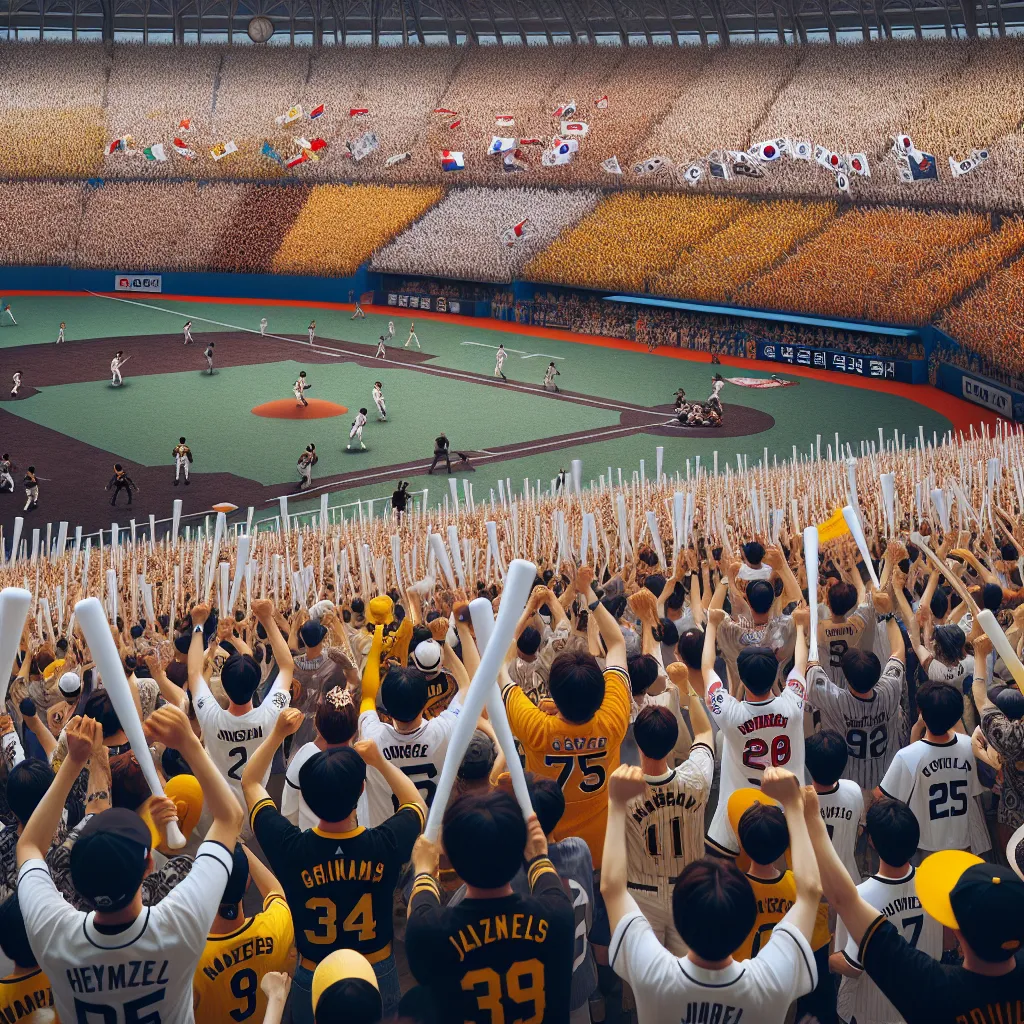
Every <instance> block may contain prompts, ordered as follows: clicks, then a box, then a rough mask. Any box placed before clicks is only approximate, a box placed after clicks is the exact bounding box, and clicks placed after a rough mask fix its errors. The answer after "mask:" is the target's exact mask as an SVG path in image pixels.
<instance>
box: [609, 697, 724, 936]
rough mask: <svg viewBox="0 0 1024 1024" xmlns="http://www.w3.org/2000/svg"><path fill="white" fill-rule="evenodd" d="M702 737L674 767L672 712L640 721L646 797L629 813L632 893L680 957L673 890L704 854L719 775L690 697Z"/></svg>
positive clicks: (656, 708) (706, 728) (663, 710)
mask: <svg viewBox="0 0 1024 1024" xmlns="http://www.w3.org/2000/svg"><path fill="white" fill-rule="evenodd" d="M690 720H691V721H692V722H693V727H694V730H695V733H696V736H695V739H694V742H693V746H691V747H690V753H689V756H688V757H687V759H686V760H685V761H684V762H683V763H682V764H681V765H679V766H678V767H676V768H669V767H668V761H667V758H668V756H669V754H670V753H671V752H672V749H673V747H675V745H676V743H677V741H678V739H679V723H678V722H677V721H676V717H675V715H674V714H673V713H672V711H671V710H670V709H669V708H667V707H663V706H661V705H657V704H649V705H648V706H647V707H645V708H643V709H642V710H641V711H640V713H639V714H638V715H637V716H636V720H635V721H634V722H633V738H634V739H635V740H636V745H637V747H639V749H640V767H641V768H642V769H643V773H644V781H645V782H646V783H647V788H646V791H645V792H644V793H643V794H642V795H641V796H638V797H634V798H633V799H632V800H630V801H629V804H628V806H627V808H626V863H627V865H628V881H627V882H626V888H627V889H628V890H629V894H630V896H632V897H633V899H634V900H635V901H636V904H637V906H638V907H639V908H640V910H641V911H642V912H643V915H644V917H646V918H647V921H648V923H649V924H650V926H651V927H652V928H653V929H654V934H655V936H657V939H658V941H659V942H660V943H661V944H662V945H663V946H664V947H665V948H666V949H667V950H668V951H669V952H670V953H673V954H675V955H676V956H683V955H685V953H686V946H685V944H684V943H683V940H682V939H681V938H680V937H679V932H677V931H676V926H675V923H674V922H673V920H672V887H673V886H674V885H675V882H676V879H677V878H678V877H679V875H680V874H682V872H683V869H684V868H685V867H686V865H687V864H692V863H693V862H694V861H695V860H700V858H701V857H703V856H704V808H705V806H706V805H707V802H708V795H709V794H710V792H711V781H712V778H713V777H714V774H715V752H714V747H713V746H712V744H713V743H714V738H713V736H712V733H711V723H710V722H709V721H708V716H707V713H706V712H705V711H704V708H703V706H702V705H701V702H700V698H699V697H697V696H696V695H692V696H691V698H690Z"/></svg>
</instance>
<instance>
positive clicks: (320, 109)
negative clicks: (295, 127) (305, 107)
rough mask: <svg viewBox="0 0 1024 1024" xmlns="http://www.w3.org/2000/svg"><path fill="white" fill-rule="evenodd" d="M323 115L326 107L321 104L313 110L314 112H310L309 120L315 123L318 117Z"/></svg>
mask: <svg viewBox="0 0 1024 1024" xmlns="http://www.w3.org/2000/svg"><path fill="white" fill-rule="evenodd" d="M323 113H324V105H323V104H322V103H321V104H320V106H318V107H314V108H313V109H312V110H311V111H310V112H309V119H310V121H315V120H316V119H317V118H318V117H320V116H321V115H322V114H323Z"/></svg>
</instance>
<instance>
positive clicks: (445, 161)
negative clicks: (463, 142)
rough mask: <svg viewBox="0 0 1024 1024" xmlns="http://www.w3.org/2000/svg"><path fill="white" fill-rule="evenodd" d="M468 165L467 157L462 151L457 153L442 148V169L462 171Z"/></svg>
mask: <svg viewBox="0 0 1024 1024" xmlns="http://www.w3.org/2000/svg"><path fill="white" fill-rule="evenodd" d="M465 166H466V158H465V156H464V155H463V154H462V153H456V152H454V151H453V150H450V149H442V150H441V170H442V171H461V170H463V169H464V168H465Z"/></svg>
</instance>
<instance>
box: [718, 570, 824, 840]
mask: <svg viewBox="0 0 1024 1024" xmlns="http://www.w3.org/2000/svg"><path fill="white" fill-rule="evenodd" d="M751 586H768V584H766V583H763V582H762V581H755V582H754V583H753V584H751ZM769 589H770V588H769ZM724 618H725V613H724V612H723V611H722V610H721V609H720V608H712V609H710V611H709V612H708V628H707V633H706V635H705V638H704V648H703V656H702V657H703V660H702V664H701V669H702V672H703V676H704V682H705V685H706V687H707V691H706V692H707V706H708V710H709V711H710V712H711V714H712V720H713V721H717V722H718V728H719V729H720V730H721V732H722V772H721V782H720V793H719V799H718V806H717V807H716V808H715V815H714V817H713V818H712V820H711V825H710V827H709V828H708V833H707V837H706V838H707V845H708V850H709V851H710V852H711V853H714V854H717V855H719V856H723V857H735V856H737V855H738V854H739V843H738V841H737V838H736V834H735V832H734V831H733V828H732V825H730V823H729V814H728V803H729V796H730V795H731V794H732V793H733V791H734V790H737V789H741V788H743V787H746V786H754V787H758V786H760V784H761V778H762V776H763V773H764V772H765V771H766V770H767V769H768V768H769V767H773V768H781V767H783V766H784V767H785V768H786V769H787V770H788V771H792V772H794V773H795V774H796V775H797V777H798V778H799V777H802V776H803V772H804V716H803V709H804V691H805V686H806V684H805V682H804V670H805V668H806V665H807V639H806V637H807V627H808V625H809V622H810V612H809V611H808V610H807V608H806V607H805V608H798V609H797V610H796V611H795V612H794V613H793V617H792V621H793V624H794V627H795V632H796V641H795V662H794V665H793V669H792V671H791V672H790V673H789V677H788V678H787V679H786V685H785V687H784V689H783V691H782V693H781V694H779V696H777V697H776V696H773V695H772V687H773V686H774V684H775V677H776V675H777V674H778V670H779V662H778V660H777V657H776V652H774V651H772V650H770V649H769V648H767V647H744V648H742V650H740V652H739V655H738V657H737V659H736V665H737V671H738V675H739V680H740V682H741V683H742V684H743V687H744V689H745V691H746V697H745V699H744V700H737V699H736V698H735V697H733V696H732V694H731V693H729V692H728V690H727V689H726V687H725V684H724V683H723V682H722V680H721V679H720V678H719V675H718V673H717V672H716V671H715V642H716V640H717V636H718V627H719V624H720V623H721V622H722V620H723V619H724Z"/></svg>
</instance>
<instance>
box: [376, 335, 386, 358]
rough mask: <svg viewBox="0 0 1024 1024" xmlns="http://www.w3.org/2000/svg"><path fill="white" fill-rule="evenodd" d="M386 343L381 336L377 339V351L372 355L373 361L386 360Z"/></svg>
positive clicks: (384, 337) (384, 338) (383, 336)
mask: <svg viewBox="0 0 1024 1024" xmlns="http://www.w3.org/2000/svg"><path fill="white" fill-rule="evenodd" d="M386 342H387V337H386V336H385V335H383V334H382V335H381V336H380V337H379V338H378V339H377V351H376V352H375V353H374V356H373V358H374V359H387V357H388V350H387V345H386Z"/></svg>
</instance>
